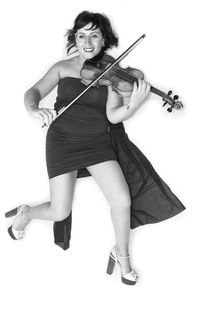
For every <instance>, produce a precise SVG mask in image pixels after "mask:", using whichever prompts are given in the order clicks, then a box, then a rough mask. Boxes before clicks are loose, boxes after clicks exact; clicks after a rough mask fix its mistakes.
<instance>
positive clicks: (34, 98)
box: [7, 11, 184, 284]
mask: <svg viewBox="0 0 200 315" xmlns="http://www.w3.org/2000/svg"><path fill="white" fill-rule="evenodd" d="M67 36H68V44H67V48H68V52H69V51H70V49H71V48H73V47H76V48H77V50H78V52H79V55H78V56H75V57H73V58H71V59H69V60H62V61H59V62H57V63H56V64H54V65H53V66H52V67H51V68H50V69H49V71H48V72H47V73H46V74H45V75H44V76H43V77H42V78H41V79H40V80H39V81H38V82H37V83H36V84H34V85H33V86H32V87H31V88H30V89H29V90H28V91H27V92H26V93H25V98H24V99H25V106H26V109H27V111H28V112H29V113H30V115H31V116H32V117H34V118H37V119H40V120H41V122H42V123H43V124H45V125H46V126H48V127H49V129H48V132H47V137H46V161H47V170H48V175H49V183H50V198H51V202H45V203H43V204H40V205H37V206H35V207H30V206H29V205H26V204H24V205H20V206H19V207H17V208H16V209H13V210H11V211H9V212H8V213H7V216H11V215H14V214H16V216H15V219H14V222H13V224H12V226H10V228H9V229H8V232H9V235H10V236H11V237H12V238H13V239H20V238H22V237H23V234H24V229H25V227H26V226H27V224H28V223H29V222H30V221H31V220H32V219H42V220H52V221H54V222H55V223H54V224H55V225H54V228H55V230H54V231H57V232H55V236H56V235H57V237H58V238H59V233H60V232H61V233H62V226H61V225H59V224H65V226H66V227H68V238H70V228H71V225H70V224H71V221H70V219H71V217H70V216H71V207H72V201H73V194H74V188H75V182H76V178H77V177H83V176H90V175H92V176H93V177H94V178H95V180H96V181H97V183H98V184H99V186H100V188H101V189H102V191H103V193H104V195H105V197H106V199H107V200H108V202H109V204H110V206H111V217H112V222H113V226H114V231H115V237H116V245H115V246H114V247H113V248H112V250H111V252H110V256H109V263H108V268H107V273H109V274H111V273H112V272H113V268H114V265H115V262H117V263H118V266H119V267H120V271H121V280H122V282H124V283H126V284H135V283H136V282H137V280H138V275H137V273H136V272H135V271H134V269H133V268H132V267H131V263H130V257H129V237H130V227H131V228H133V227H136V226H138V225H141V224H146V223H152V222H158V221H161V220H164V219H166V218H168V217H170V216H173V215H175V214H177V213H179V212H180V211H182V210H183V209H184V206H183V205H182V204H181V202H180V201H179V200H178V198H176V196H175V195H174V194H173V193H172V192H171V190H170V189H169V187H168V186H167V185H166V184H165V183H164V182H163V181H162V179H161V178H160V177H159V175H158V174H157V173H156V172H155V170H154V169H153V167H152V166H151V164H150V162H149V161H148V160H147V159H146V158H145V157H144V156H143V155H142V153H141V152H140V151H139V149H137V147H135V146H134V145H133V144H132V143H131V145H130V142H129V143H128V142H127V141H129V140H128V137H127V135H126V134H125V132H124V129H123V125H121V124H122V121H123V120H125V119H128V118H129V117H130V116H131V115H132V114H133V113H134V112H135V111H136V110H137V109H138V107H139V106H140V105H141V104H142V103H143V102H144V100H145V99H146V97H147V96H148V94H149V91H150V85H149V84H148V83H146V82H145V81H144V80H140V79H138V84H136V83H135V84H134V87H133V92H132V94H131V97H129V98H124V99H123V98H122V97H120V96H119V95H118V94H117V93H116V92H115V91H114V90H112V88H111V87H109V86H108V87H107V86H105V85H104V86H100V87H99V88H96V87H91V88H90V89H89V90H88V91H87V92H86V93H85V94H84V95H83V96H81V97H80V98H79V99H78V100H77V101H76V102H75V103H74V104H73V105H72V106H70V107H69V108H68V109H67V110H66V111H65V112H63V113H62V115H60V116H59V117H58V118H57V119H56V120H55V118H56V115H57V113H58V111H59V110H60V109H61V108H62V107H63V106H64V105H66V104H69V102H70V101H71V100H73V99H74V98H75V97H76V96H77V95H78V94H79V93H80V92H81V91H83V90H84V89H85V85H84V84H83V82H82V81H81V77H80V71H81V69H82V66H83V63H84V62H85V61H86V60H87V59H92V58H100V57H101V56H103V55H104V54H105V52H106V50H107V49H108V48H111V47H113V46H117V45H118V38H117V36H116V35H115V33H114V32H113V30H112V27H111V25H110V22H109V20H108V18H107V17H106V16H105V15H102V14H98V13H91V12H88V11H83V12H81V13H80V14H79V15H78V16H77V18H76V19H75V22H74V27H73V29H71V30H69V31H68V33H67ZM57 85H58V96H57V98H56V103H55V105H54V110H51V109H47V108H40V109H39V102H40V101H41V100H42V99H43V98H44V97H45V96H46V95H47V94H48V93H50V91H51V90H52V89H53V88H54V87H56V86H57ZM54 120H55V121H54ZM109 127H111V132H109ZM118 127H119V128H118ZM120 128H121V130H120ZM124 135H125V137H124ZM118 139H119V142H118ZM120 139H121V140H120ZM120 141H121V142H120ZM119 145H121V147H120V148H119ZM124 145H126V147H124ZM133 146H134V147H133ZM127 148H128V149H129V153H127V154H128V155H129V157H130V158H131V159H132V160H131V163H133V159H134V167H135V169H134V171H133V168H132V169H131V170H130V173H128V174H127V173H126V171H125V169H128V168H127V167H124V165H125V164H124V162H123V161H124V159H123V157H122V158H121V157H120V155H121V154H126V149H127ZM123 152H125V153H123ZM127 152H128V151H127ZM133 155H134V156H133ZM136 155H137V156H136ZM131 163H129V164H130V165H132V164H131ZM131 171H132V173H131ZM129 175H133V177H132V178H131V180H130V178H129ZM146 175H147V176H146ZM138 176H139V177H138ZM145 176H146V177H145ZM138 178H139V181H140V183H141V180H142V185H140V187H139V189H138V182H139V181H138ZM134 180H135V183H134ZM136 188H137V194H134V196H135V200H134V205H133V200H132V198H133V191H134V190H136ZM147 188H148V189H147ZM144 190H145V192H147V191H148V192H149V199H148V196H147V195H145V192H144ZM139 192H141V193H142V196H143V198H141V199H142V201H140V204H142V202H143V201H144V202H146V203H149V201H150V199H151V198H150V196H153V197H154V196H155V198H157V199H155V204H154V202H153V201H152V204H153V207H152V208H151V210H152V211H153V213H154V212H155V211H156V210H157V208H156V206H157V205H158V200H160V201H161V202H163V200H164V202H165V204H164V207H165V209H167V210H166V212H163V213H162V216H158V215H155V216H154V217H155V220H153V219H152V218H153V216H152V214H151V215H149V216H148V215H147V214H146V213H145V211H140V212H139V216H137V202H138V201H139V199H138V198H139V194H138V193H139ZM136 195H137V196H136ZM136 197H137V198H136ZM147 199H148V201H147ZM166 200H167V201H166ZM167 202H168V203H167ZM159 206H160V204H159ZM132 207H134V210H135V211H134V213H133V211H132V210H133V208H132ZM169 207H170V209H171V210H172V211H171V212H169V211H168V210H169ZM130 208H131V209H130ZM130 210H131V212H130ZM149 218H150V219H149ZM56 224H57V225H56ZM56 233H57V234H56ZM57 244H59V241H57Z"/></svg>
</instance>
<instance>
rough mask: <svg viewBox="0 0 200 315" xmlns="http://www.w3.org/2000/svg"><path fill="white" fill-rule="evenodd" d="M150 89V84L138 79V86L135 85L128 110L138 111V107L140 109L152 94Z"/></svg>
mask: <svg viewBox="0 0 200 315" xmlns="http://www.w3.org/2000/svg"><path fill="white" fill-rule="evenodd" d="M150 88H151V86H150V84H149V83H147V82H146V81H144V80H141V79H138V85H137V83H136V82H135V83H134V84H133V92H132V94H131V96H130V101H129V104H128V109H129V108H130V109H131V108H134V109H136V108H137V107H139V106H140V105H141V104H142V103H143V102H144V100H145V99H146V98H147V96H148V94H149V92H150Z"/></svg>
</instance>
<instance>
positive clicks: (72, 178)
mask: <svg viewBox="0 0 200 315" xmlns="http://www.w3.org/2000/svg"><path fill="white" fill-rule="evenodd" d="M76 175H77V170H75V171H73V172H69V173H65V174H62V175H59V176H56V177H53V178H51V179H50V180H49V182H50V198H51V202H45V203H42V204H39V205H37V206H34V207H29V208H28V209H26V210H25V211H24V212H23V213H22V215H19V216H17V217H16V219H15V220H14V222H13V228H15V229H17V230H23V229H24V227H25V226H26V225H27V223H28V222H29V221H30V220H32V219H41V220H50V221H62V220H64V219H65V218H66V217H68V215H69V214H70V212H71V208H72V201H73V194H74V187H75V182H76Z"/></svg>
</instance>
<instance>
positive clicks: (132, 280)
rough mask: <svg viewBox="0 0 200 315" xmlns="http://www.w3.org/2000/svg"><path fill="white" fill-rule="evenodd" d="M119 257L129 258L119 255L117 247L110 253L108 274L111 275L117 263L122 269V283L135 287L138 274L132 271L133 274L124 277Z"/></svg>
mask: <svg viewBox="0 0 200 315" xmlns="http://www.w3.org/2000/svg"><path fill="white" fill-rule="evenodd" d="M118 257H120V258H129V255H128V256H121V255H117V252H116V248H115V246H114V247H113V249H112V250H111V252H110V255H109V260H108V266H107V270H106V272H107V274H109V275H111V274H112V273H113V271H114V268H115V264H116V262H117V264H118V266H119V268H120V272H121V281H122V282H123V283H125V284H129V285H134V284H136V282H137V281H138V274H137V273H136V272H135V271H134V270H133V269H132V270H131V272H129V273H127V274H125V275H123V274H122V268H121V264H120V262H119V260H118Z"/></svg>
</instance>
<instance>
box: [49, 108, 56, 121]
mask: <svg viewBox="0 0 200 315" xmlns="http://www.w3.org/2000/svg"><path fill="white" fill-rule="evenodd" d="M50 111H51V113H52V116H53V120H54V119H56V116H57V113H56V110H55V109H50Z"/></svg>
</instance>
